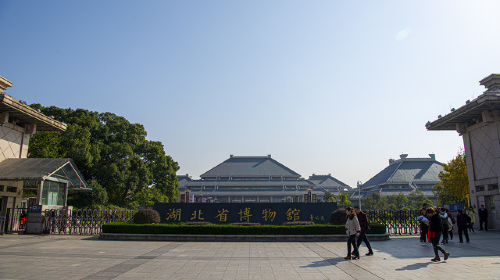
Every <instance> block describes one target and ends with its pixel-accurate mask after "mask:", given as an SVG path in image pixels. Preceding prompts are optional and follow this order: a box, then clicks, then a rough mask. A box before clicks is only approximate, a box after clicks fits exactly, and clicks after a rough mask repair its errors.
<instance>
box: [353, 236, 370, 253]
mask: <svg viewBox="0 0 500 280" xmlns="http://www.w3.org/2000/svg"><path fill="white" fill-rule="evenodd" d="M363 241H364V242H365V245H366V247H367V248H368V252H373V251H372V246H371V245H370V241H368V238H367V237H366V232H361V233H360V234H359V236H358V244H357V246H358V249H359V246H360V245H361V243H362V242H363Z"/></svg>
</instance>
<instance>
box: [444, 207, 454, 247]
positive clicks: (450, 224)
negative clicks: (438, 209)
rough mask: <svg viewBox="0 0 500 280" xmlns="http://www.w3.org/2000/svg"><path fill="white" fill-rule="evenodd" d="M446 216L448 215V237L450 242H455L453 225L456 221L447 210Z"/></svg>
mask: <svg viewBox="0 0 500 280" xmlns="http://www.w3.org/2000/svg"><path fill="white" fill-rule="evenodd" d="M446 215H448V237H449V241H450V242H453V224H455V220H454V219H453V216H452V215H451V213H450V211H449V210H448V209H446Z"/></svg>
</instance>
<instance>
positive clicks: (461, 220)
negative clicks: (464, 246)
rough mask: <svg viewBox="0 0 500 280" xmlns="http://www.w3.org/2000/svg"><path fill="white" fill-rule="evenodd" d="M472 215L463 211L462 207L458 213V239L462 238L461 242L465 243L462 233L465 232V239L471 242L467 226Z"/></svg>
mask: <svg viewBox="0 0 500 280" xmlns="http://www.w3.org/2000/svg"><path fill="white" fill-rule="evenodd" d="M470 220H471V219H470V217H469V216H468V215H467V214H465V213H463V211H462V210H461V209H458V215H457V227H458V239H460V243H464V240H463V238H462V233H464V234H465V241H466V242H467V243H469V241H470V240H469V232H468V231H467V227H468V226H469V224H470Z"/></svg>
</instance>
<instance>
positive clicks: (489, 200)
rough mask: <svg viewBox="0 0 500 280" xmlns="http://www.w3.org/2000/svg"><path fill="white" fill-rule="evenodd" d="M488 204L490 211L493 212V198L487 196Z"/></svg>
mask: <svg viewBox="0 0 500 280" xmlns="http://www.w3.org/2000/svg"><path fill="white" fill-rule="evenodd" d="M486 198H487V199H488V202H489V204H490V211H495V197H494V196H492V195H491V196H487V197H486Z"/></svg>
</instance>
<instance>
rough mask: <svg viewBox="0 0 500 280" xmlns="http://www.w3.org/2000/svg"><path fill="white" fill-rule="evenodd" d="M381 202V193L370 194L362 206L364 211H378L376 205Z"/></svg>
mask: <svg viewBox="0 0 500 280" xmlns="http://www.w3.org/2000/svg"><path fill="white" fill-rule="evenodd" d="M379 200H380V193H378V192H374V193H372V194H370V195H369V196H368V197H366V198H365V199H363V201H362V205H363V208H364V209H376V205H377V203H378V201H379Z"/></svg>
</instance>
